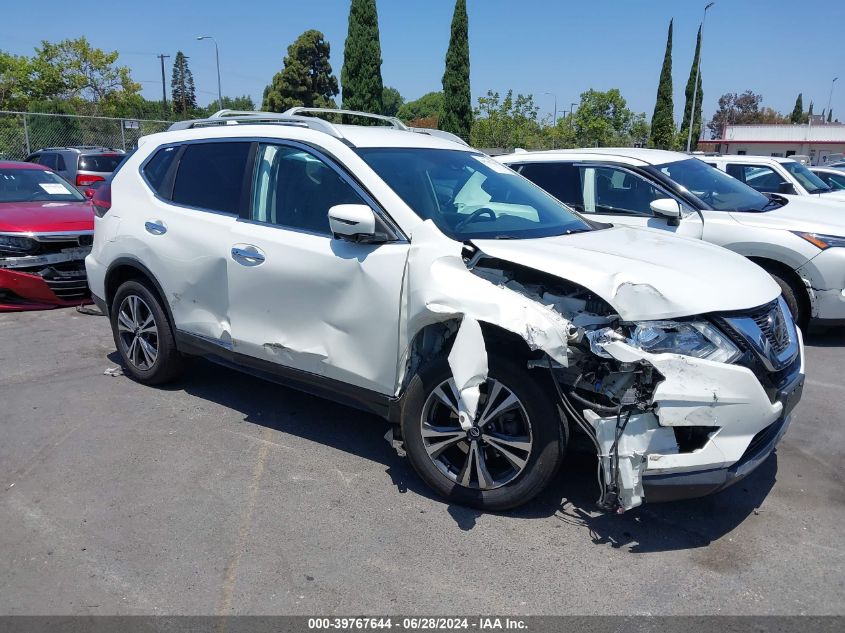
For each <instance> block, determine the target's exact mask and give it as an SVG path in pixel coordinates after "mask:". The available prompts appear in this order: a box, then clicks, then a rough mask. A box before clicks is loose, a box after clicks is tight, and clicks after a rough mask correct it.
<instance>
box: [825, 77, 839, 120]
mask: <svg viewBox="0 0 845 633" xmlns="http://www.w3.org/2000/svg"><path fill="white" fill-rule="evenodd" d="M837 79H839V77H834V78H833V81H831V82H830V95H829V96H828V98H827V111H828V112H830V102H831V101H832V100H833V85H834V84H835V83H836V80H837Z"/></svg>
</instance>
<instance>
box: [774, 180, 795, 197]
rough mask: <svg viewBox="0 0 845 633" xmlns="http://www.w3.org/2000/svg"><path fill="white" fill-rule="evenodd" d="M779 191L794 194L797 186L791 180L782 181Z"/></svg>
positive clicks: (779, 184)
mask: <svg viewBox="0 0 845 633" xmlns="http://www.w3.org/2000/svg"><path fill="white" fill-rule="evenodd" d="M778 193H785V194H794V193H795V187H794V186H793V184H792V183H791V182H786V181H784V182H780V183H778Z"/></svg>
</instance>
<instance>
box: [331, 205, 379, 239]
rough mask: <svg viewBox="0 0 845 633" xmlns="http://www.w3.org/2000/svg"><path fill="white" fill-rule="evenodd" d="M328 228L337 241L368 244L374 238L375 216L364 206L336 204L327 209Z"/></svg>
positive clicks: (375, 237)
mask: <svg viewBox="0 0 845 633" xmlns="http://www.w3.org/2000/svg"><path fill="white" fill-rule="evenodd" d="M329 227H330V228H331V230H332V236H333V237H334V238H335V239H337V240H347V241H350V242H362V243H365V244H370V243H373V242H377V241H381V240H379V239H377V236H376V214H375V212H374V211H373V210H372V209H371V208H370V207H368V206H367V205H366V204H337V205H335V206H333V207H332V208H331V209H329Z"/></svg>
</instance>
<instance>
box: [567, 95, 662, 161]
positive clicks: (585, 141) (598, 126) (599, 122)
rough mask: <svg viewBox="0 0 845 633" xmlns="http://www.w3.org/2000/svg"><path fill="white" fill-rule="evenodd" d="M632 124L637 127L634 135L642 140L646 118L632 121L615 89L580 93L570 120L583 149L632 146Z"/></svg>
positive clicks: (628, 111) (623, 101) (630, 113)
mask: <svg viewBox="0 0 845 633" xmlns="http://www.w3.org/2000/svg"><path fill="white" fill-rule="evenodd" d="M635 121H637V123H638V127H637V131H636V133H637V135H639V136H641V135H642V133H643V127H642V126H643V124H644V123H645V114H642V115H639V119H637V118H635V115H634V113H633V112H631V110H629V109H628V104H627V102H626V101H625V98H624V97H623V96H622V93H620V92H619V89H618V88H611V89H610V90H608V91H607V92H602V91H599V90H592V89H590V90H587V91H586V92H584V93H582V94H581V103H580V104H579V106H578V109H577V110H576V111H575V115H574V117H573V123H574V128H575V136H576V139H577V143H578V145H581V146H583V147H613V146H628V145H633V144H634V140H635V139H634V123H635ZM646 127H647V124H646ZM638 140H639V141H641V140H642V139H641V138H640V139H638Z"/></svg>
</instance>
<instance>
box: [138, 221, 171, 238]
mask: <svg viewBox="0 0 845 633" xmlns="http://www.w3.org/2000/svg"><path fill="white" fill-rule="evenodd" d="M144 228H145V229H146V230H147V233H152V234H153V235H164V234H165V233H167V226H165V224H164V222H162V221H161V220H149V221H147V222H144Z"/></svg>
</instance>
